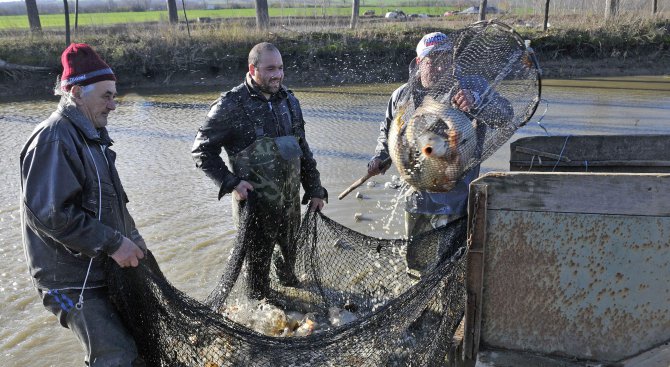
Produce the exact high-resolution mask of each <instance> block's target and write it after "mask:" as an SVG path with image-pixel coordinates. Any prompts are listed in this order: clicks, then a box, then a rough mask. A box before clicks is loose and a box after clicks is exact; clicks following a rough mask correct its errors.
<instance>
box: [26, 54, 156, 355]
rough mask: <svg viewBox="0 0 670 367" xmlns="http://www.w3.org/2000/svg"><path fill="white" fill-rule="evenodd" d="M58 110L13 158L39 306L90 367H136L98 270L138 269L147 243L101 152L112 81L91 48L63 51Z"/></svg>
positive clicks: (110, 159) (110, 161)
mask: <svg viewBox="0 0 670 367" xmlns="http://www.w3.org/2000/svg"><path fill="white" fill-rule="evenodd" d="M61 62H62V64H63V74H62V75H61V77H60V81H59V82H58V85H57V86H56V94H57V95H60V96H61V100H60V103H59V105H58V108H57V109H56V111H55V112H54V113H53V114H52V115H51V116H50V117H49V118H48V119H46V120H44V121H43V122H42V123H40V124H39V125H37V127H36V128H35V130H34V131H33V133H32V135H31V136H30V138H29V139H28V141H27V142H26V144H25V145H24V147H23V149H22V151H21V156H20V163H21V199H22V200H21V221H22V227H23V245H24V250H25V253H26V258H27V260H28V266H29V269H30V273H31V275H32V277H33V283H34V285H35V287H36V288H37V291H38V293H39V294H40V296H41V297H42V302H43V304H44V306H45V307H46V308H47V309H48V310H49V311H51V312H53V313H54V314H55V315H56V316H57V317H58V319H59V321H60V323H61V325H62V326H64V327H66V328H69V329H70V330H72V332H73V333H74V335H75V336H76V337H77V339H78V340H79V341H80V343H81V344H82V346H83V347H84V349H85V353H86V356H85V363H86V365H88V366H142V365H144V363H143V361H142V359H141V358H139V357H138V353H137V347H136V345H135V341H134V340H133V338H132V336H131V335H130V334H129V333H128V331H127V330H126V329H125V327H124V326H123V324H122V323H121V318H120V315H119V314H118V311H117V310H116V309H115V308H114V306H113V305H112V303H111V302H110V301H109V298H108V296H107V287H106V284H107V283H106V279H105V272H104V264H105V262H107V261H115V262H116V263H117V264H118V265H119V266H121V267H127V266H133V267H134V266H137V265H138V263H139V261H140V259H142V258H143V257H144V253H145V251H146V245H145V243H144V240H143V239H142V236H140V234H139V232H138V231H137V228H135V222H134V221H133V218H132V217H131V216H130V214H129V213H128V209H127V208H126V202H127V196H126V194H125V192H124V190H123V186H122V185H121V180H120V179H119V175H118V172H117V170H116V167H115V166H114V161H115V157H116V154H115V153H114V152H113V151H112V150H111V149H110V148H109V147H110V146H111V145H112V140H111V139H110V138H109V135H108V134H107V129H106V128H105V126H106V125H107V117H108V115H109V113H110V112H111V111H114V109H116V102H115V100H114V99H115V98H116V77H115V76H114V72H113V71H112V69H111V68H110V67H109V65H107V64H106V63H105V62H104V61H103V60H102V59H101V58H100V56H98V54H96V53H95V51H93V49H92V48H91V47H90V46H88V45H86V44H83V43H79V44H71V45H70V46H69V47H68V48H67V49H66V50H65V51H64V52H63V54H62V56H61Z"/></svg>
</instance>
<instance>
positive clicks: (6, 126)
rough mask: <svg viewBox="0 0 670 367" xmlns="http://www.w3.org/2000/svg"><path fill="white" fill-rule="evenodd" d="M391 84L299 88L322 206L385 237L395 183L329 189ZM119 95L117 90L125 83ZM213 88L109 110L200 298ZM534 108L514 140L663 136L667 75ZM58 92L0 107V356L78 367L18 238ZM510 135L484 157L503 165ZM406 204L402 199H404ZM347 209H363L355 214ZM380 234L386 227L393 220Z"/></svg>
mask: <svg viewBox="0 0 670 367" xmlns="http://www.w3.org/2000/svg"><path fill="white" fill-rule="evenodd" d="M395 87H397V85H373V86H348V87H330V88H310V89H299V88H298V89H296V90H295V92H296V95H297V96H298V98H299V99H300V101H301V104H302V106H303V109H304V115H305V118H306V120H307V125H306V129H307V137H308V142H309V144H310V146H311V148H312V150H313V152H314V155H315V158H316V160H317V162H318V168H319V170H320V172H321V175H322V181H323V183H324V186H325V187H326V188H327V189H328V190H329V192H330V197H331V200H330V203H329V204H328V205H327V206H326V208H325V210H324V212H325V213H326V214H327V215H329V216H331V217H332V218H334V219H335V220H337V221H339V222H341V223H343V224H344V225H346V226H348V227H351V228H354V229H355V230H357V231H360V232H363V233H366V234H370V235H374V236H382V237H398V236H401V235H402V234H403V231H404V230H403V227H402V223H401V218H402V215H395V216H393V217H391V211H392V208H393V207H394V206H395V205H394V203H393V202H392V199H393V198H394V194H396V191H395V190H389V189H385V188H384V182H386V181H389V180H390V178H391V175H393V174H395V172H393V171H389V173H387V174H386V175H385V176H380V177H375V178H374V179H373V180H375V181H377V182H379V183H380V184H378V185H376V186H375V187H370V186H367V185H364V186H361V187H360V188H359V190H357V191H360V192H361V193H362V194H363V196H364V199H357V198H356V197H355V193H356V192H355V191H354V193H352V194H350V195H349V196H348V197H346V198H345V199H344V200H342V201H338V200H337V195H338V194H339V193H340V192H341V191H342V190H344V189H345V188H346V187H348V186H349V184H351V183H352V182H353V181H355V180H356V179H358V178H359V177H360V176H362V175H364V174H365V173H366V163H367V160H368V159H369V157H370V156H371V155H372V152H373V150H374V146H375V139H376V137H377V134H378V131H379V130H378V125H379V122H380V121H381V120H382V119H383V116H384V111H385V108H386V103H387V99H388V96H389V95H390V93H391V92H392V91H393V89H395ZM122 92H123V91H122ZM218 93H219V91H201V92H195V93H189V94H159V93H147V92H143V93H142V94H135V93H128V94H125V95H123V96H122V97H121V98H120V102H121V103H120V104H119V107H118V109H117V111H116V112H114V113H113V115H112V116H111V118H110V126H109V130H110V134H111V136H112V138H113V139H114V141H115V144H114V149H115V150H116V151H117V153H118V161H117V162H118V163H117V164H118V169H119V172H120V175H121V177H122V180H123V182H124V186H125V188H126V190H127V191H128V195H129V197H130V200H131V202H130V204H129V208H130V211H131V213H132V214H133V216H134V218H135V220H136V222H137V225H138V228H139V229H140V231H141V233H142V234H143V235H144V237H145V239H146V240H147V243H148V245H149V247H150V248H151V249H152V251H153V252H154V254H155V255H156V257H157V259H158V262H159V264H160V265H161V267H162V269H163V270H164V271H165V273H166V275H167V277H168V278H169V279H170V280H171V281H172V283H173V284H175V285H176V286H177V287H178V288H180V289H182V290H184V291H185V292H186V293H188V294H190V295H192V296H194V297H196V298H203V297H205V296H206V294H207V292H208V291H209V290H210V289H212V288H213V286H214V284H215V283H216V282H217V280H218V277H219V275H220V272H221V269H222V266H223V264H224V263H225V261H226V258H227V256H228V252H229V250H230V246H231V241H232V238H233V236H234V230H233V227H232V223H231V220H230V202H229V198H228V197H224V199H222V200H221V201H217V200H216V192H217V190H216V188H215V187H214V185H213V183H212V182H210V181H209V180H208V179H207V178H206V177H205V176H204V174H202V172H200V171H198V170H196V168H195V165H194V163H193V161H192V159H191V157H190V150H191V144H192V142H193V138H194V137H195V132H196V130H197V128H198V126H199V125H200V124H201V122H202V121H203V120H204V118H205V115H206V113H207V110H208V108H209V104H210V103H211V102H212V101H213V100H214V99H215V98H217V96H218ZM543 98H544V99H545V101H546V102H543V103H542V104H541V105H540V107H539V108H538V110H537V113H536V116H535V117H534V118H533V120H532V121H531V122H530V123H529V124H528V125H527V126H525V127H523V128H521V129H520V130H519V131H518V132H517V134H516V135H515V136H514V137H513V138H512V140H516V139H517V138H519V137H524V136H530V135H542V134H544V131H543V130H542V128H541V127H540V126H539V125H538V124H537V123H536V121H537V120H538V119H539V118H540V116H542V115H543V113H544V112H545V109H546V113H545V114H544V117H543V118H542V121H541V124H542V126H544V127H545V128H546V129H547V130H548V132H549V133H550V134H552V135H568V134H573V135H576V134H650V133H651V134H670V125H669V124H668V122H669V121H668V116H670V80H669V79H667V78H662V77H651V78H634V79H631V78H627V79H626V78H620V79H609V80H606V81H603V80H583V81H548V82H546V83H545V84H544V88H543ZM56 102H57V101H56V100H55V99H50V100H43V101H29V102H11V103H0V124H1V125H2V129H0V149H1V151H2V154H0V185H2V190H0V269H2V270H0V325H2V328H1V329H0V353H1V355H2V357H1V358H2V360H3V363H2V364H3V365H5V366H28V365H30V366H34V365H45V366H46V365H53V366H71V365H81V358H82V352H81V350H80V347H79V346H78V345H77V343H76V341H75V340H74V338H73V337H72V336H71V335H70V332H69V331H67V330H66V329H63V328H61V327H59V326H58V324H57V322H56V320H55V318H54V317H53V316H51V315H50V314H49V313H48V312H47V311H46V310H44V309H43V307H42V305H41V304H40V302H39V299H38V297H37V294H36V292H35V291H34V290H33V288H32V285H31V282H30V279H29V277H28V272H27V268H26V264H25V258H24V255H23V250H22V245H21V232H20V223H19V222H20V218H19V213H18V209H19V167H18V158H19V157H18V155H19V151H20V148H21V146H22V145H23V142H24V141H25V139H26V138H27V137H28V135H29V134H30V132H31V130H32V129H33V127H34V126H35V125H36V124H37V123H39V122H40V121H42V120H43V119H45V118H46V117H47V116H48V115H49V114H50V113H51V112H52V111H53V109H54V108H55V106H56ZM508 160H509V143H508V144H506V145H505V146H503V147H502V148H501V149H500V150H499V151H498V153H496V154H495V155H494V156H493V157H491V158H490V159H488V160H487V161H486V162H484V164H483V169H482V171H483V172H486V171H490V170H506V169H507V167H508ZM400 207H402V205H400ZM354 213H361V214H362V218H361V219H362V220H360V221H356V220H355V219H354ZM390 218H393V219H391V220H390V222H391V225H390V226H389V227H388V230H386V229H384V228H383V227H384V226H385V225H386V224H387V222H389V219H390Z"/></svg>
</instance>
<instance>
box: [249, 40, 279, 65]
mask: <svg viewBox="0 0 670 367" xmlns="http://www.w3.org/2000/svg"><path fill="white" fill-rule="evenodd" d="M267 51H272V52H279V49H277V47H275V45H273V44H272V43H270V42H261V43H259V44H257V45H256V46H254V47H252V48H251V51H249V65H254V66H258V63H259V62H260V61H261V55H262V54H263V53H264V52H267Z"/></svg>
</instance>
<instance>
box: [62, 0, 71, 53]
mask: <svg viewBox="0 0 670 367" xmlns="http://www.w3.org/2000/svg"><path fill="white" fill-rule="evenodd" d="M63 13H64V14H65V46H70V7H69V6H68V5H67V0H63Z"/></svg>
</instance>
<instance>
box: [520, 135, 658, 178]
mask: <svg viewBox="0 0 670 367" xmlns="http://www.w3.org/2000/svg"><path fill="white" fill-rule="evenodd" d="M668 147H670V135H583V136H570V135H568V136H531V137H526V138H521V139H518V140H516V141H514V142H512V143H511V144H510V170H511V171H539V172H541V171H545V172H547V171H549V172H553V171H555V172H576V171H580V172H584V171H586V172H627V173H631V172H670V149H668ZM557 162H558V163H557Z"/></svg>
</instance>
